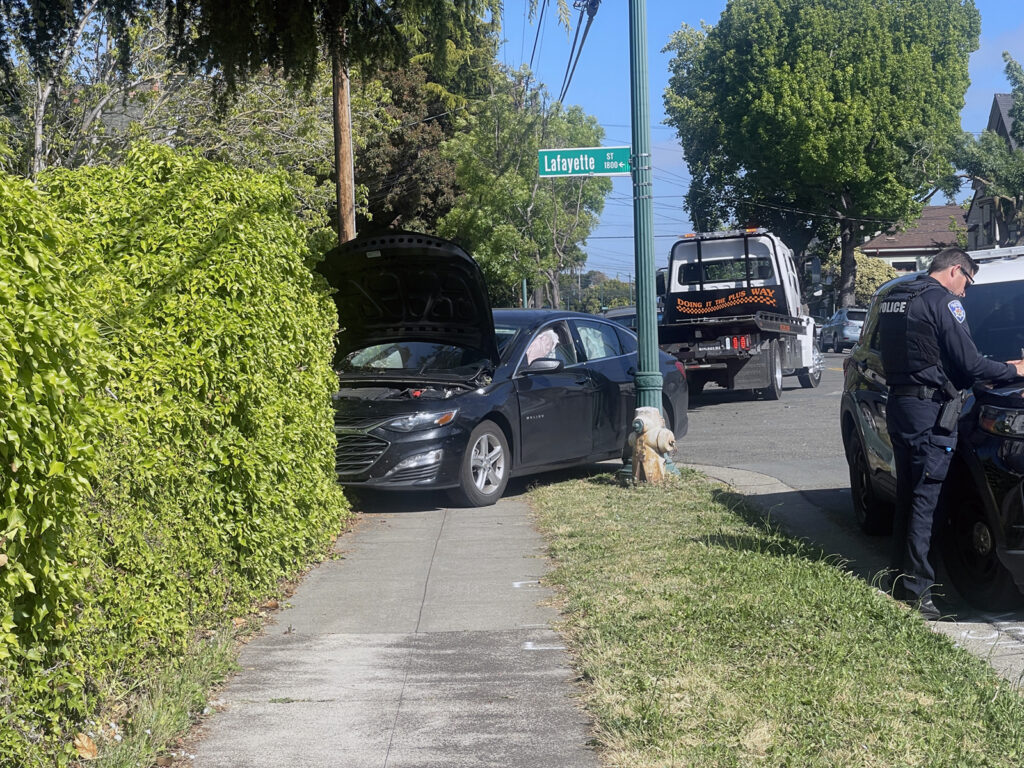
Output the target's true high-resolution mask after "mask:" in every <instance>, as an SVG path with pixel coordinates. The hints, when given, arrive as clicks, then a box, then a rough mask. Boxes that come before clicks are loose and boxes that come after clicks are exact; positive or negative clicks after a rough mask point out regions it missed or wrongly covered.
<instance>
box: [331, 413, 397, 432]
mask: <svg viewBox="0 0 1024 768" xmlns="http://www.w3.org/2000/svg"><path fill="white" fill-rule="evenodd" d="M384 421H385V419H381V418H380V416H373V417H371V418H367V417H366V416H345V415H344V414H341V413H338V412H337V411H335V412H334V431H335V432H339V433H340V431H342V430H345V431H350V430H365V429H372V428H373V427H376V426H377V425H378V424H382V423H383V422H384Z"/></svg>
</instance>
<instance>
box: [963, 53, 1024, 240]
mask: <svg viewBox="0 0 1024 768" xmlns="http://www.w3.org/2000/svg"><path fill="white" fill-rule="evenodd" d="M1003 60H1004V61H1005V62H1006V78H1007V79H1008V80H1009V81H1010V85H1011V87H1012V89H1013V91H1012V92H1013V106H1012V107H1011V109H1010V117H1011V118H1012V119H1013V126H1012V127H1011V129H1010V136H1011V138H1012V139H1013V142H1015V143H1016V146H1013V144H1011V143H1010V142H1008V141H1007V140H1006V139H1005V138H1003V137H1002V136H999V135H998V134H996V133H994V132H992V131H985V132H984V133H982V134H981V136H979V137H978V138H977V139H976V138H974V136H972V135H971V134H969V133H964V134H963V145H962V148H961V154H960V157H959V161H958V167H960V168H962V169H963V170H964V173H965V174H966V175H967V177H968V178H969V179H970V180H971V181H972V182H973V183H974V189H975V197H976V198H981V197H991V198H992V200H993V201H994V203H995V205H996V206H998V208H999V215H1000V218H1001V219H1002V220H1003V221H1004V222H1005V223H1006V225H1007V229H1008V230H1009V231H1011V232H1012V231H1013V230H1014V229H1015V230H1016V233H1017V234H1016V241H1017V243H1024V69H1022V68H1021V65H1020V64H1019V63H1018V62H1017V61H1015V60H1014V58H1013V57H1012V56H1010V54H1009V53H1008V52H1005V51H1004V52H1003ZM1006 244H1007V245H1013V244H1014V243H1006Z"/></svg>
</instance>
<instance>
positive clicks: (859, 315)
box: [846, 309, 868, 322]
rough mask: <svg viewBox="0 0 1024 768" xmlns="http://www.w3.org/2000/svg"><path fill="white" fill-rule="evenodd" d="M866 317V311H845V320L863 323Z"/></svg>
mask: <svg viewBox="0 0 1024 768" xmlns="http://www.w3.org/2000/svg"><path fill="white" fill-rule="evenodd" d="M867 316H868V313H867V310H864V309H848V310H846V319H847V320H860V321H861V322H863V321H864V318H865V317H867Z"/></svg>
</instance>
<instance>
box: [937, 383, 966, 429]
mask: <svg viewBox="0 0 1024 768" xmlns="http://www.w3.org/2000/svg"><path fill="white" fill-rule="evenodd" d="M942 389H943V391H944V392H945V393H946V395H948V396H949V399H948V400H947V401H946V402H944V403H943V404H942V408H941V409H940V410H939V420H938V422H937V423H936V424H935V427H936V429H938V430H939V431H940V432H945V433H946V434H947V435H951V434H953V432H955V431H956V425H957V422H958V421H960V414H961V412H962V411H963V409H964V402H965V401H966V400H967V390H966V389H965V390H959V389H957V388H956V387H954V386H953V385H952V384H950V383H949V382H948V381H947V382H946V384H945V386H944V387H943V388H942Z"/></svg>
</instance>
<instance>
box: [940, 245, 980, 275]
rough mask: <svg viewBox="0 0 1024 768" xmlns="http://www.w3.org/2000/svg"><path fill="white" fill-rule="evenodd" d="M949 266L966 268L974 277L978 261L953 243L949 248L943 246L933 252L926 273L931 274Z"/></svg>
mask: <svg viewBox="0 0 1024 768" xmlns="http://www.w3.org/2000/svg"><path fill="white" fill-rule="evenodd" d="M950 267H960V268H961V269H966V270H967V272H968V274H969V275H970V276H971V277H974V275H975V274H977V272H978V262H976V261H975V260H974V259H972V258H971V257H970V254H968V253H967V251H965V250H964V249H963V248H957V247H956V246H955V245H953V246H950V247H949V248H943V249H942V250H941V251H939V252H938V253H936V254H935V258H934V259H932V263H931V264H929V265H928V274H929V275H932V274H935V273H936V272H941V271H942V270H944V269H949V268H950Z"/></svg>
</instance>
